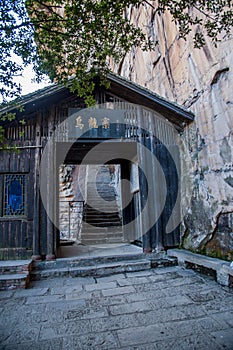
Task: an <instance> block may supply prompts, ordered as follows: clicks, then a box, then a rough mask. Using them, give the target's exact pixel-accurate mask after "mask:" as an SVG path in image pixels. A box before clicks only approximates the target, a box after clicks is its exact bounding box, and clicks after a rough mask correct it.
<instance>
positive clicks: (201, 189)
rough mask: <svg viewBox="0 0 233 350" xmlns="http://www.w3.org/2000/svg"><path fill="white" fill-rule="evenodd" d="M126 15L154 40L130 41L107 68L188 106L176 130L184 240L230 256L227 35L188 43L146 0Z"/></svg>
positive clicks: (231, 132)
mask: <svg viewBox="0 0 233 350" xmlns="http://www.w3.org/2000/svg"><path fill="white" fill-rule="evenodd" d="M128 15H129V16H130V18H131V20H132V21H133V22H134V23H136V24H137V25H138V26H140V27H142V28H144V29H145V28H146V30H147V33H148V35H149V36H150V38H151V39H154V40H158V41H159V45H158V46H157V48H156V50H155V51H153V52H143V51H142V50H140V49H136V50H135V49H133V50H132V51H131V52H130V53H129V54H128V55H127V56H126V57H125V58H124V59H123V60H122V61H121V62H120V64H119V65H117V66H116V65H114V64H112V67H113V70H114V71H115V72H116V73H118V74H120V75H122V76H125V77H127V78H129V79H130V80H132V81H134V82H136V83H138V84H140V85H142V86H145V87H147V88H148V89H150V90H152V91H154V92H156V93H158V94H160V95H161V96H163V97H166V98H167V99H169V100H171V101H174V102H177V103H179V104H180V105H183V106H184V107H186V108H188V109H190V110H191V111H193V112H194V113H195V122H194V123H192V124H191V125H190V126H186V127H185V131H184V133H183V134H182V136H181V138H182V160H181V163H182V164H181V165H182V178H181V194H182V208H183V221H182V238H183V239H182V244H183V247H185V248H187V249H191V250H194V251H199V252H204V253H207V254H211V255H216V256H218V257H224V258H227V259H233V253H232V217H233V214H232V212H233V117H232V115H233V95H232V88H233V71H232V63H233V50H232V47H233V38H232V37H231V38H230V39H229V38H225V37H224V35H223V38H222V42H221V43H219V45H218V47H217V48H215V47H214V46H213V44H212V43H211V42H210V40H209V39H207V44H206V45H205V46H204V47H203V48H201V49H194V47H193V43H192V39H191V36H190V37H188V38H187V41H184V40H183V39H179V36H178V31H177V28H176V26H175V24H174V23H173V22H172V21H171V17H170V15H169V14H165V15H163V16H161V17H156V16H154V11H153V9H152V8H151V7H150V6H147V5H145V6H144V7H141V8H140V9H139V10H132V9H130V10H129V13H128ZM222 222H224V223H225V224H224V225H222Z"/></svg>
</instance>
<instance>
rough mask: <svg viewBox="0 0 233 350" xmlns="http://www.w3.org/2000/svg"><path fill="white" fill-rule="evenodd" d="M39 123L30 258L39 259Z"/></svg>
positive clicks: (38, 125) (37, 124)
mask: <svg viewBox="0 0 233 350" xmlns="http://www.w3.org/2000/svg"><path fill="white" fill-rule="evenodd" d="M40 136H41V135H40V124H39V120H37V123H36V135H35V137H36V146H37V148H36V149H35V167H34V203H33V243H32V245H33V247H32V251H33V253H32V254H33V255H32V260H41V255H40V230H39V216H40V206H39V202H40V201H39V161H40V152H41V150H40V148H39V145H40V142H41V137H40Z"/></svg>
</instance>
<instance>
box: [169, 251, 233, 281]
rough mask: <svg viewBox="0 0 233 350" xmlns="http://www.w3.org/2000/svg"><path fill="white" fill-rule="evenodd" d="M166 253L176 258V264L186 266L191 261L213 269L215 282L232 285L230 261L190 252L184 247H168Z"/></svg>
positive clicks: (232, 271)
mask: <svg viewBox="0 0 233 350" xmlns="http://www.w3.org/2000/svg"><path fill="white" fill-rule="evenodd" d="M167 255H168V256H171V257H175V258H177V259H178V264H179V265H183V266H186V264H187V263H192V264H195V265H197V266H200V267H204V268H207V269H211V270H214V271H215V272H216V277H217V282H218V283H219V284H221V285H223V286H231V285H232V282H233V280H232V277H233V268H231V267H230V262H229V263H228V262H227V261H223V260H220V259H216V258H211V257H209V256H205V255H201V254H196V253H192V252H190V251H188V250H184V249H168V251H167Z"/></svg>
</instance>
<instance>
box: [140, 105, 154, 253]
mask: <svg viewBox="0 0 233 350" xmlns="http://www.w3.org/2000/svg"><path fill="white" fill-rule="evenodd" d="M138 113H139V114H138V124H139V145H138V163H139V187H140V199H141V210H142V211H143V209H144V207H145V205H146V203H147V197H148V184H147V178H146V174H144V173H143V171H142V169H146V167H147V164H146V159H145V150H144V147H145V145H144V144H145V135H144V132H143V116H142V110H141V109H139V110H138ZM143 146H144V147H143ZM148 221H149V213H148V210H145V211H144V212H143V214H142V212H141V230H142V231H141V232H142V247H143V252H144V253H151V252H152V245H151V232H150V230H148V229H147V228H148Z"/></svg>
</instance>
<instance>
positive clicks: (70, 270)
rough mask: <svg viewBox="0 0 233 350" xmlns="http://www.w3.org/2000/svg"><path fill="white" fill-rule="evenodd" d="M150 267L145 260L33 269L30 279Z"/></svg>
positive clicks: (141, 269) (99, 273)
mask: <svg viewBox="0 0 233 350" xmlns="http://www.w3.org/2000/svg"><path fill="white" fill-rule="evenodd" d="M148 269H150V262H149V261H146V260H141V261H140V260H139V261H124V263H122V262H115V263H113V262H111V263H105V264H98V265H90V266H77V267H67V268H62V269H48V270H43V271H33V272H32V273H31V275H30V277H31V280H41V279H45V278H53V277H61V276H67V277H68V276H69V277H86V276H95V277H98V276H108V275H113V274H116V273H125V272H133V271H143V270H148Z"/></svg>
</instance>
